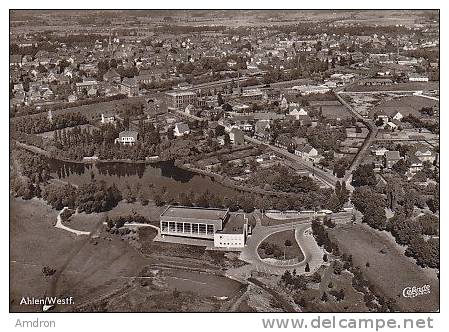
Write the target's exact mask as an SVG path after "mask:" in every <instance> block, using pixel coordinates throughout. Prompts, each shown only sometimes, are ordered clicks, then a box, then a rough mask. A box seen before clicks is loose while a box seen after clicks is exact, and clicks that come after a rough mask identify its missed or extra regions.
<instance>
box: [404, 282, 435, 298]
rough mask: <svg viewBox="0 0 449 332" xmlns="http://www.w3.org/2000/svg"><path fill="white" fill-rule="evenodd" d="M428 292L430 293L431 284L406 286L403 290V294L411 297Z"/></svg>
mask: <svg viewBox="0 0 449 332" xmlns="http://www.w3.org/2000/svg"><path fill="white" fill-rule="evenodd" d="M427 294H430V285H423V286H422V287H416V286H413V287H405V288H404V290H403V291H402V296H404V297H409V298H413V297H417V296H421V295H427Z"/></svg>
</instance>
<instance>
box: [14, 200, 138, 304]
mask: <svg viewBox="0 0 449 332" xmlns="http://www.w3.org/2000/svg"><path fill="white" fill-rule="evenodd" d="M56 215H57V211H56V210H52V209H51V208H50V207H49V206H47V205H46V204H45V203H44V202H43V201H41V200H37V199H33V200H30V201H24V200H21V199H12V200H11V221H10V223H11V228H10V235H11V244H10V246H11V257H10V268H11V270H10V277H11V290H10V309H11V310H12V311H28V312H32V311H40V306H20V305H19V303H20V299H21V298H22V296H30V297H32V296H34V297H37V298H40V297H42V296H44V295H45V294H47V295H51V294H52V293H53V294H54V295H55V296H73V297H74V300H75V304H78V303H81V302H83V301H85V300H88V299H90V298H93V297H95V296H99V295H101V294H103V293H104V292H110V291H112V290H115V289H117V288H119V287H121V286H122V285H123V281H124V279H123V276H132V275H135V274H137V273H138V272H139V271H140V270H141V269H142V268H143V266H144V265H145V261H146V259H145V258H144V257H143V256H142V255H141V254H139V253H138V252H137V251H136V250H134V249H133V248H131V247H130V246H129V245H127V244H126V242H123V241H120V240H119V239H114V238H111V241H109V240H106V239H104V238H102V237H101V236H100V238H99V239H97V240H96V241H95V242H93V241H92V240H88V241H86V239H88V238H87V237H86V236H80V237H76V235H73V234H71V233H68V232H66V231H64V230H60V229H57V228H54V227H53V224H54V222H55V220H56ZM44 266H49V267H51V268H54V269H56V274H55V275H53V277H44V275H43V274H42V268H43V267H44ZM59 273H60V277H59V278H58V280H56V278H55V277H56V276H57V275H59ZM56 310H58V311H66V310H71V308H70V306H60V307H58V308H56Z"/></svg>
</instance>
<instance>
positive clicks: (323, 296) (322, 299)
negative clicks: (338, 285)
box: [321, 292, 329, 302]
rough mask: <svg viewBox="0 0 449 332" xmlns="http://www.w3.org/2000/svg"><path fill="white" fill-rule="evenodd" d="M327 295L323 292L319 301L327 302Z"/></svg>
mask: <svg viewBox="0 0 449 332" xmlns="http://www.w3.org/2000/svg"><path fill="white" fill-rule="evenodd" d="M328 299H329V298H328V296H327V293H326V292H323V295H321V301H323V302H327V301H328Z"/></svg>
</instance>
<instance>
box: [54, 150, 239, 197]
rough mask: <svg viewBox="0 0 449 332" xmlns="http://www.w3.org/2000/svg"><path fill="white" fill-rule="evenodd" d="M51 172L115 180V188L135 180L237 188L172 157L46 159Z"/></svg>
mask: <svg viewBox="0 0 449 332" xmlns="http://www.w3.org/2000/svg"><path fill="white" fill-rule="evenodd" d="M48 161H49V166H50V169H51V174H52V176H54V177H55V178H58V179H61V180H64V181H67V182H69V183H72V184H75V185H81V184H83V183H88V182H90V181H91V178H92V176H94V177H95V179H97V180H104V181H106V183H108V184H112V183H115V184H116V185H117V187H118V188H119V189H123V188H125V187H126V186H127V185H129V186H131V188H135V187H136V185H137V184H139V185H140V186H141V188H142V190H143V191H146V192H149V191H151V190H152V189H153V188H154V189H156V188H159V189H160V188H166V190H167V192H169V193H173V194H178V193H181V192H185V193H189V192H191V191H192V192H194V193H200V192H204V191H206V190H208V191H210V192H213V193H215V194H217V195H220V196H228V197H231V196H234V195H236V194H237V191H236V190H234V189H231V188H228V187H226V186H224V185H222V184H220V183H218V182H215V181H214V180H213V179H211V178H210V177H208V176H204V175H199V174H196V173H193V172H191V171H188V170H185V169H182V168H179V167H177V166H175V165H174V163H173V162H172V161H164V162H158V163H154V164H135V163H124V162H109V163H94V164H78V163H70V162H63V161H59V160H55V159H48Z"/></svg>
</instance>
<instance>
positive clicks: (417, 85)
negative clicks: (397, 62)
mask: <svg viewBox="0 0 449 332" xmlns="http://www.w3.org/2000/svg"><path fill="white" fill-rule="evenodd" d="M439 83H440V82H435V81H431V82H404V83H398V84H392V85H378V86H363V85H357V84H354V85H351V86H350V87H348V89H347V91H352V92H365V91H419V90H422V91H429V90H438V89H439V88H440V87H439Z"/></svg>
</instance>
